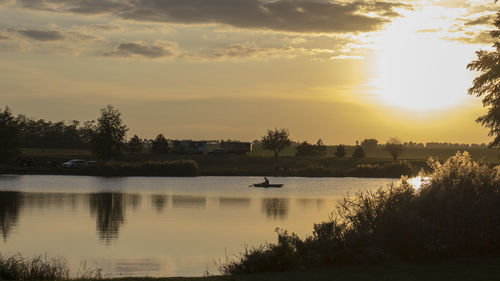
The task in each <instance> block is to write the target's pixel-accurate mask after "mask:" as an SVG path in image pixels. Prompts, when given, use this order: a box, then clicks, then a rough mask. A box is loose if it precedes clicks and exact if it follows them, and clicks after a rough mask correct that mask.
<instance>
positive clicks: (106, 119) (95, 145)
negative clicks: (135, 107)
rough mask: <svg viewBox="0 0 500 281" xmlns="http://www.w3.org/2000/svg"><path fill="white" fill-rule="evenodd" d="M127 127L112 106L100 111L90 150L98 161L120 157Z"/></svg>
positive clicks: (118, 112)
mask: <svg viewBox="0 0 500 281" xmlns="http://www.w3.org/2000/svg"><path fill="white" fill-rule="evenodd" d="M127 130H128V128H127V126H125V125H124V124H123V121H122V119H121V113H120V111H118V109H116V108H114V107H113V106H112V105H107V106H106V107H105V108H103V109H101V117H99V119H97V126H96V128H95V131H94V133H93V135H92V142H91V147H90V148H91V150H92V152H93V153H94V154H95V155H96V156H97V157H98V158H100V159H103V160H109V159H111V158H112V157H114V156H117V155H120V154H121V152H122V149H123V144H124V142H125V136H126V133H127Z"/></svg>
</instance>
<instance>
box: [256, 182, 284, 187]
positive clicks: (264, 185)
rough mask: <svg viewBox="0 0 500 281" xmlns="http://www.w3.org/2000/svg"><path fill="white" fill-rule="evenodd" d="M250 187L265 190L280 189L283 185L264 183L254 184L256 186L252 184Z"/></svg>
mask: <svg viewBox="0 0 500 281" xmlns="http://www.w3.org/2000/svg"><path fill="white" fill-rule="evenodd" d="M251 186H253V187H265V188H269V187H273V188H280V187H282V186H283V185H282V184H265V183H256V184H252V185H251Z"/></svg>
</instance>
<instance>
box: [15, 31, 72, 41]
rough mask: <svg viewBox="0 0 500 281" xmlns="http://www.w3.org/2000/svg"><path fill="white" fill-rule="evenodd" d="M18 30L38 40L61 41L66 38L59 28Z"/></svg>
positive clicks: (21, 33)
mask: <svg viewBox="0 0 500 281" xmlns="http://www.w3.org/2000/svg"><path fill="white" fill-rule="evenodd" d="M16 32H17V33H19V34H20V35H22V36H24V37H27V38H29V39H33V40H37V41H59V40H63V39H64V36H63V34H62V33H61V32H59V31H57V30H39V29H17V30H16Z"/></svg>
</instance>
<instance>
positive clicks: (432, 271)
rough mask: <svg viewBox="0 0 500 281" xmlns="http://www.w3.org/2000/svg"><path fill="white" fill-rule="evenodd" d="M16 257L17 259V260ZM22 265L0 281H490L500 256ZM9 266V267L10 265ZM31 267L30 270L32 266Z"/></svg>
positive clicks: (496, 275) (32, 261)
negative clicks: (168, 269) (168, 271)
mask: <svg viewBox="0 0 500 281" xmlns="http://www.w3.org/2000/svg"><path fill="white" fill-rule="evenodd" d="M18 258H19V257H18ZM26 261H29V263H28V264H26V267H24V268H26V269H30V268H31V269H33V270H32V271H31V272H30V271H29V270H25V269H21V267H20V265H21V264H23V265H24V263H19V260H18V261H17V263H16V268H17V270H16V271H15V272H14V273H15V274H16V275H13V274H10V275H8V274H7V272H5V271H2V264H1V262H2V261H0V280H13V281H17V280H44V281H62V280H75V281H76V280H82V281H84V280H87V281H92V280H110V281H143V280H144V281H266V280H267V281H336V280H338V281H375V280H386V281H421V280H426V281H443V280H454V281H490V280H491V281H493V280H499V276H500V266H498V265H499V264H500V257H498V256H487V257H473V258H471V257H469V258H459V259H451V260H447V261H444V262H434V263H385V264H379V265H362V266H348V265H344V266H337V267H334V268H315V269H308V270H294V271H287V272H268V273H256V274H243V275H233V276H207V277H165V278H149V277H128V278H113V279H102V277H101V275H100V272H99V271H92V270H91V271H86V272H83V273H80V274H79V275H78V274H77V275H78V278H77V279H68V278H69V272H68V270H67V269H66V266H65V263H64V261H61V260H60V259H59V260H49V261H44V260H43V259H41V258H39V257H38V258H34V259H30V260H26ZM11 265H12V264H11ZM32 266H34V267H32Z"/></svg>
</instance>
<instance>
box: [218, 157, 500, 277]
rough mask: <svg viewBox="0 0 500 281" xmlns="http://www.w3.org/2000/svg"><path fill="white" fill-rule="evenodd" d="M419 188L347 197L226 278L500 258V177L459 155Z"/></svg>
mask: <svg viewBox="0 0 500 281" xmlns="http://www.w3.org/2000/svg"><path fill="white" fill-rule="evenodd" d="M429 166H430V167H431V170H432V172H431V173H430V174H429V180H427V181H425V182H424V183H422V186H421V187H420V188H419V189H415V188H413V187H412V186H411V185H410V184H408V183H407V182H406V181H403V182H402V183H401V184H400V185H398V186H390V187H387V188H380V189H378V190H376V191H373V192H372V191H364V192H360V193H358V194H357V195H356V196H355V197H354V198H345V199H344V201H343V202H341V203H340V204H339V206H338V208H337V211H336V212H335V213H334V214H333V215H332V217H331V219H330V220H329V221H327V222H323V223H320V224H315V225H314V230H313V235H312V236H310V237H307V238H305V239H301V238H299V237H298V236H297V235H295V234H294V233H289V232H287V231H286V230H284V231H283V230H281V231H280V230H278V242H277V243H275V244H266V245H263V246H260V247H257V248H251V249H246V250H245V252H244V253H243V254H242V256H241V257H240V258H239V259H236V260H231V261H228V262H226V263H224V264H222V265H221V267H220V270H221V272H223V273H225V274H231V275H234V274H246V273H256V272H271V271H289V270H297V269H300V268H306V269H307V268H315V267H318V266H323V267H329V266H335V265H337V266H338V265H345V264H351V265H359V264H372V263H380V262H401V261H405V262H415V261H437V260H443V259H449V258H456V257H463V256H478V255H498V254H500V227H498V226H499V225H500V173H499V171H498V169H497V168H491V167H488V166H487V165H483V164H479V163H477V162H474V161H472V160H471V158H470V156H469V154H468V153H466V152H465V153H463V154H462V153H457V154H456V155H455V156H454V157H451V158H450V159H448V160H447V161H446V162H445V163H444V164H440V162H438V161H435V160H432V159H431V160H429Z"/></svg>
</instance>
